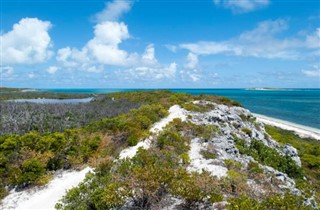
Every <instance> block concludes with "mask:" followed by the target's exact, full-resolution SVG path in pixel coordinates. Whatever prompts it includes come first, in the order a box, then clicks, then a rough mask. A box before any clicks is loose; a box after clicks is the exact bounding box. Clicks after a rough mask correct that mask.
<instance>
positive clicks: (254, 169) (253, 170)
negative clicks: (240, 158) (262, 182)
mask: <svg viewBox="0 0 320 210" xmlns="http://www.w3.org/2000/svg"><path fill="white" fill-rule="evenodd" d="M248 168H249V174H261V173H263V169H262V168H260V167H259V164H258V163H256V162H252V161H250V162H249V164H248Z"/></svg>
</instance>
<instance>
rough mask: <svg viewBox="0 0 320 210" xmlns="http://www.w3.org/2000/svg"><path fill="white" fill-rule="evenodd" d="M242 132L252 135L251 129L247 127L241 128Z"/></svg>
mask: <svg viewBox="0 0 320 210" xmlns="http://www.w3.org/2000/svg"><path fill="white" fill-rule="evenodd" d="M241 130H242V131H243V132H245V133H246V134H247V135H248V136H252V131H251V130H250V129H249V128H242V129H241Z"/></svg>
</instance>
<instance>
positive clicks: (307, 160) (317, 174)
mask: <svg viewBox="0 0 320 210" xmlns="http://www.w3.org/2000/svg"><path fill="white" fill-rule="evenodd" d="M266 131H267V132H268V134H270V135H271V137H272V138H273V139H275V140H276V141H278V142H279V143H280V144H291V145H292V146H293V147H295V148H296V149H297V150H298V153H299V156H300V158H301V162H302V168H303V170H304V172H305V175H306V177H307V178H308V182H311V183H312V184H311V185H310V184H309V183H308V182H306V183H305V184H300V185H299V187H300V189H302V190H303V191H305V192H307V194H310V193H308V192H309V191H310V190H315V193H316V200H317V202H320V141H318V140H315V139H310V138H301V137H299V136H297V135H295V134H294V133H293V132H290V131H286V130H282V129H280V128H276V127H272V126H266Z"/></svg>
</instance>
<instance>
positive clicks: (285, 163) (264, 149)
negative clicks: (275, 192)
mask: <svg viewBox="0 0 320 210" xmlns="http://www.w3.org/2000/svg"><path fill="white" fill-rule="evenodd" d="M235 142H236V146H237V148H238V150H239V152H240V153H241V154H245V155H249V156H251V157H253V158H254V159H255V160H256V161H258V162H260V163H261V164H264V165H267V166H271V167H273V168H275V169H277V170H279V171H282V172H284V173H286V174H288V176H290V177H292V178H302V177H303V172H302V169H301V168H300V167H299V166H297V165H296V163H295V162H294V160H292V158H291V157H289V156H282V155H280V154H279V153H278V151H277V150H275V149H271V148H270V147H268V146H266V145H264V144H263V143H262V142H261V141H258V140H252V141H251V143H250V145H247V144H246V142H245V141H244V140H241V139H237V138H235Z"/></svg>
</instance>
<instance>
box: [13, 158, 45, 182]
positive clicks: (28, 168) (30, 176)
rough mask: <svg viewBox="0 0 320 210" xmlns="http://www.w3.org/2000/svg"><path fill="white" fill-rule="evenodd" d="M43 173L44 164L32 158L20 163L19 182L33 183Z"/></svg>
mask: <svg viewBox="0 0 320 210" xmlns="http://www.w3.org/2000/svg"><path fill="white" fill-rule="evenodd" d="M44 173H45V165H44V164H43V163H41V162H40V161H39V160H37V159H35V158H32V159H29V160H26V161H25V162H23V163H22V174H21V177H20V178H19V181H18V182H19V184H23V183H27V184H30V183H33V182H35V181H36V180H37V179H38V178H40V177H41V176H42V175H44Z"/></svg>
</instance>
